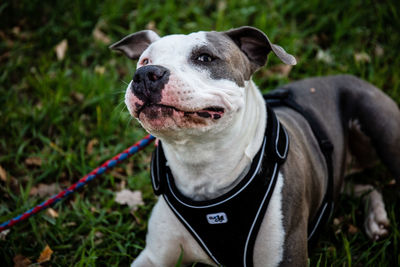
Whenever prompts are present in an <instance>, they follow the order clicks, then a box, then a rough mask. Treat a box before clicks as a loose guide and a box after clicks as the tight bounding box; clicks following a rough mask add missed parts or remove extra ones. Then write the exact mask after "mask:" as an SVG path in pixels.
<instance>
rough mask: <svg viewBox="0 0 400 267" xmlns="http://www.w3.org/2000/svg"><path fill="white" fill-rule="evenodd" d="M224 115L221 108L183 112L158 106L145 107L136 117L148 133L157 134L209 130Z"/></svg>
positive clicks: (169, 107) (170, 107)
mask: <svg viewBox="0 0 400 267" xmlns="http://www.w3.org/2000/svg"><path fill="white" fill-rule="evenodd" d="M223 115H224V112H223V109H221V108H208V109H203V110H199V111H183V110H179V109H177V108H175V107H172V106H165V105H158V104H157V105H146V106H143V107H142V108H140V109H139V110H138V111H137V113H136V114H135V117H136V118H137V119H138V120H139V121H140V123H141V124H142V125H143V127H144V128H145V129H146V130H147V131H148V132H150V133H153V134H157V133H165V132H171V131H182V130H184V129H188V130H190V129H193V130H195V129H203V128H209V127H211V126H212V125H214V124H215V123H216V122H217V121H218V120H220V119H221V118H222V116H223Z"/></svg>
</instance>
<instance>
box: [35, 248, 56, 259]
mask: <svg viewBox="0 0 400 267" xmlns="http://www.w3.org/2000/svg"><path fill="white" fill-rule="evenodd" d="M51 254H53V251H52V250H51V248H50V247H49V245H46V247H45V248H44V249H43V251H42V253H40V256H39V259H38V260H37V263H43V262H46V261H49V260H50V259H51Z"/></svg>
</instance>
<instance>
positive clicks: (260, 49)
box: [223, 26, 297, 70]
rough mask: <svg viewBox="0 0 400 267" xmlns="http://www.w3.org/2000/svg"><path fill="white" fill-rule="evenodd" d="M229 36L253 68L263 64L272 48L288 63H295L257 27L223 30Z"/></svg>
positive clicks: (294, 60)
mask: <svg viewBox="0 0 400 267" xmlns="http://www.w3.org/2000/svg"><path fill="white" fill-rule="evenodd" d="M223 33H224V34H226V35H227V36H228V37H229V38H231V39H232V40H233V41H234V42H235V43H236V45H237V46H238V47H239V48H240V50H242V51H243V52H244V53H245V54H246V56H247V57H248V58H249V60H250V62H251V63H252V64H253V65H254V67H255V70H256V69H258V68H260V67H262V66H264V65H265V63H266V62H267V57H268V54H269V52H270V51H271V50H272V51H273V52H274V53H275V55H277V56H278V57H279V59H280V60H282V62H283V63H285V64H288V65H296V63H297V62H296V58H295V57H294V56H292V55H291V54H289V53H287V52H286V51H285V50H284V49H283V48H282V47H280V46H279V45H275V44H273V43H271V41H270V40H269V39H268V37H267V35H265V34H264V33H263V32H262V31H260V30H259V29H257V28H253V27H249V26H244V27H240V28H236V29H232V30H229V31H226V32H223Z"/></svg>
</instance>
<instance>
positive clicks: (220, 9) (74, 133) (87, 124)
mask: <svg viewBox="0 0 400 267" xmlns="http://www.w3.org/2000/svg"><path fill="white" fill-rule="evenodd" d="M242 25H251V26H255V27H258V28H260V29H262V30H263V31H264V32H266V33H267V34H268V36H269V37H270V39H271V40H272V41H273V42H275V43H278V44H280V45H281V46H283V47H285V48H286V50H287V51H289V52H290V53H291V54H293V55H296V57H297V59H298V62H299V63H298V65H296V66H295V67H293V68H292V69H291V70H290V69H285V68H282V66H281V65H280V63H279V61H278V60H277V58H276V57H274V56H271V57H270V61H269V63H268V67H266V68H263V69H262V70H260V71H259V72H258V73H257V74H255V77H254V78H255V80H256V82H257V83H258V85H259V86H260V88H262V90H263V91H264V92H266V91H268V90H270V89H273V88H275V87H276V86H278V85H281V84H284V83H287V82H289V81H292V80H297V79H301V78H305V77H310V76H318V75H329V74H338V73H350V74H354V75H356V76H359V77H361V78H363V79H365V80H367V81H369V82H371V83H373V84H375V85H376V86H378V87H379V88H381V89H382V90H383V91H385V92H386V93H387V94H389V95H390V96H391V97H393V98H394V99H395V100H396V101H397V103H400V75H399V74H400V55H399V48H400V37H399V29H400V2H399V1H398V0H393V1H373V0H365V1H316V0H310V1H295V0H287V1H283V0H274V1H247V0H235V1H178V2H174V1H168V0H167V1H154V0H146V1H111V0H105V1H95V0H84V1H71V0H69V1H67V0H60V1H38V0H31V1H17V0H15V1H1V2H0V166H1V169H0V178H1V179H0V222H3V221H5V220H8V219H10V218H12V217H13V216H16V215H17V214H19V213H21V212H23V211H25V210H27V209H29V208H31V207H32V206H34V205H36V204H38V203H40V202H41V201H43V200H44V199H46V198H47V197H48V195H50V194H53V193H56V192H57V190H58V189H59V188H64V187H66V186H68V185H70V184H72V183H74V182H75V181H77V180H78V179H79V178H80V177H81V176H82V175H84V174H85V173H87V172H88V171H90V170H91V169H92V168H94V167H96V166H97V165H98V164H99V163H101V162H103V161H104V160H106V159H107V158H109V157H111V156H113V155H114V154H116V153H118V152H120V151H121V150H122V149H124V148H125V147H128V146H129V145H131V144H132V143H134V142H135V141H137V140H139V139H140V138H141V137H142V136H143V135H144V134H145V133H144V131H143V130H142V129H141V128H140V127H139V125H138V123H137V122H136V121H134V120H132V119H131V118H130V117H129V114H128V112H127V110H126V108H125V106H124V104H123V95H124V90H125V88H126V83H128V82H129V81H130V79H131V77H132V74H133V73H134V70H135V62H132V61H130V60H128V59H126V58H124V57H123V56H121V55H119V54H116V53H112V52H111V51H109V49H108V48H107V47H108V45H109V44H110V42H114V41H117V40H119V39H120V38H121V37H123V36H125V35H127V34H128V33H131V32H134V31H138V30H142V29H146V28H150V29H156V30H157V31H158V32H159V33H160V34H161V35H166V34H171V33H189V32H192V31H198V30H227V29H230V28H232V27H239V26H242ZM56 50H58V53H59V54H58V55H57V53H56ZM150 153H151V148H148V149H146V150H145V151H144V152H141V153H140V154H138V155H136V156H134V157H133V158H131V159H129V160H128V162H127V164H124V165H121V167H119V168H117V169H116V170H115V171H113V172H111V173H108V174H106V175H104V176H102V177H101V178H99V179H97V180H96V181H94V182H92V183H91V184H90V186H89V187H87V188H85V189H84V190H81V191H80V192H79V193H77V194H74V195H73V196H72V197H70V198H69V199H68V200H66V201H63V202H61V203H58V204H56V205H55V206H54V207H53V210H52V212H42V213H40V214H39V215H37V216H35V217H33V218H30V219H29V220H28V221H26V222H23V223H21V224H19V225H17V226H15V227H14V228H12V229H11V231H9V232H8V233H7V235H3V236H1V238H0V263H1V265H2V266H13V265H15V266H25V265H18V264H28V262H31V263H36V262H38V258H39V255H40V254H41V252H42V251H43V249H44V248H45V247H46V245H48V246H49V247H50V248H51V250H52V251H53V254H52V255H51V259H50V260H49V261H47V262H44V263H41V265H43V266H72V265H74V266H114V265H123V266H124V265H128V264H129V263H130V262H131V261H132V260H133V259H134V258H135V257H136V256H137V255H138V253H139V252H140V251H141V250H142V249H143V247H144V245H145V242H144V238H145V233H146V226H147V219H148V216H149V212H150V210H151V207H152V205H153V204H154V202H155V198H154V196H153V193H152V190H151V185H150V180H149V167H148V165H149V161H150ZM355 179H364V180H365V179H368V180H369V181H371V182H372V183H374V184H375V185H377V186H378V187H379V188H380V189H381V190H383V192H384V195H385V200H386V204H387V210H388V214H389V216H390V219H391V222H392V225H391V232H390V235H389V236H388V237H387V238H385V239H383V240H381V241H378V242H371V241H369V240H368V239H367V237H366V235H365V234H364V232H363V228H362V225H363V219H362V218H363V209H362V208H361V206H360V200H359V199H357V198H352V197H348V196H343V197H341V199H340V202H339V203H338V205H337V210H336V212H335V214H334V216H333V218H332V220H331V221H330V223H329V225H327V227H326V231H325V232H324V234H323V235H322V236H321V238H320V241H319V243H318V245H317V246H316V248H315V249H314V250H312V252H311V255H310V266H399V263H400V244H399V243H400V232H399V223H400V212H399V210H400V204H399V202H398V200H397V202H396V196H395V194H394V191H393V186H391V185H390V181H391V179H392V177H390V175H389V174H388V172H387V170H385V168H384V167H382V166H378V167H377V168H374V169H373V170H370V171H368V172H367V173H363V174H360V175H357V177H355ZM122 188H125V189H130V190H132V191H133V190H140V191H141V192H142V194H143V200H144V203H145V205H143V206H141V207H139V209H137V210H136V211H131V210H130V208H129V207H128V206H125V205H120V204H118V203H116V202H115V194H116V192H118V191H120V190H121V189H122Z"/></svg>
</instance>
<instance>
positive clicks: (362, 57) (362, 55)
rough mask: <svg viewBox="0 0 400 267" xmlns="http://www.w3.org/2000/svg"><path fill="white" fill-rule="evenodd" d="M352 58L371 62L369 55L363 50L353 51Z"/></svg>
mask: <svg viewBox="0 0 400 267" xmlns="http://www.w3.org/2000/svg"><path fill="white" fill-rule="evenodd" d="M354 60H355V61H356V62H361V63H369V62H371V57H370V56H369V55H368V54H367V53H365V52H361V53H355V54H354Z"/></svg>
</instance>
